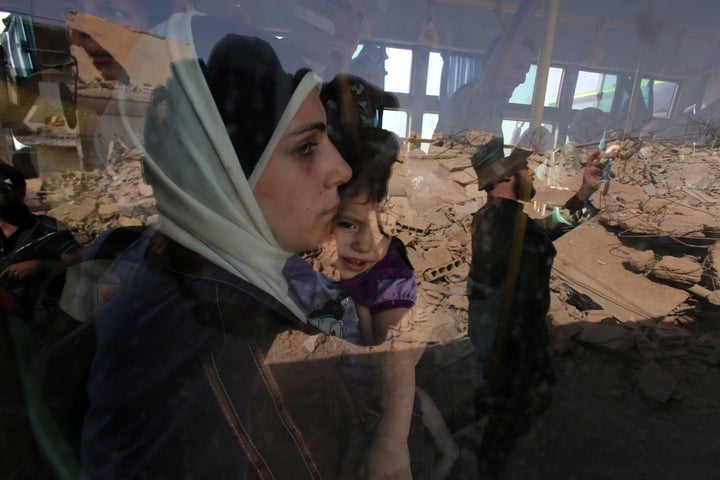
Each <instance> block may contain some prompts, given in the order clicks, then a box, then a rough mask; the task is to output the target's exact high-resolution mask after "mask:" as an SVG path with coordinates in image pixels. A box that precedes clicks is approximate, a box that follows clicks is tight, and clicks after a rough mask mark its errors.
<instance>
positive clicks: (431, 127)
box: [420, 113, 438, 153]
mask: <svg viewBox="0 0 720 480" xmlns="http://www.w3.org/2000/svg"><path fill="white" fill-rule="evenodd" d="M437 122H438V114H437V113H423V116H422V130H421V133H420V135H421V136H422V138H432V135H433V132H434V131H435V126H437ZM429 147H430V144H428V143H423V144H422V147H421V148H422V150H423V151H424V152H425V153H427V152H428V148H429Z"/></svg>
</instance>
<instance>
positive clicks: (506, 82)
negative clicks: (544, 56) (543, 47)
mask: <svg viewBox="0 0 720 480" xmlns="http://www.w3.org/2000/svg"><path fill="white" fill-rule="evenodd" d="M501 39H502V37H500V38H497V39H496V40H495V41H494V42H493V43H492V44H491V45H490V47H489V48H488V53H487V54H486V56H485V58H486V61H485V65H486V66H487V65H489V64H491V63H493V64H495V65H499V67H500V68H499V69H498V70H497V71H487V70H483V72H482V76H481V77H480V79H479V80H477V81H475V82H472V83H468V84H466V85H463V86H461V87H460V88H458V89H457V90H456V91H455V92H454V93H453V94H452V95H451V96H450V98H448V99H447V100H446V101H445V103H444V105H442V106H441V108H440V116H439V118H438V124H437V127H436V128H435V131H436V132H442V133H444V134H446V135H450V134H452V133H457V132H460V131H462V130H466V129H472V130H482V131H486V132H490V133H492V134H494V135H498V136H502V134H503V132H502V122H503V118H504V115H505V109H506V108H507V105H508V102H509V100H510V97H511V96H512V94H513V92H514V91H515V88H516V87H517V86H518V85H520V84H521V83H523V82H524V81H525V76H526V75H527V73H528V70H529V69H530V64H531V63H532V61H533V58H534V57H535V55H536V53H535V44H534V43H533V42H532V40H530V39H528V38H526V39H525V40H523V41H522V43H521V44H520V45H518V46H517V47H516V48H515V49H514V50H512V51H509V52H508V51H501V50H499V49H498V48H497V46H498V45H499V43H500V41H501ZM511 46H512V44H511ZM496 56H501V57H502V59H501V60H500V61H497V58H496Z"/></svg>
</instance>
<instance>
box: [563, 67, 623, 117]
mask: <svg viewBox="0 0 720 480" xmlns="http://www.w3.org/2000/svg"><path fill="white" fill-rule="evenodd" d="M616 86H617V75H612V74H608V73H598V72H586V71H582V70H581V71H580V72H579V73H578V79H577V83H576V84H575V94H574V95H573V104H572V108H573V109H574V110H582V109H583V108H588V107H594V108H599V109H600V110H602V111H603V112H610V110H611V109H612V104H613V97H614V96H615V87H616Z"/></svg>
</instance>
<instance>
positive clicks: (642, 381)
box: [638, 361, 678, 403]
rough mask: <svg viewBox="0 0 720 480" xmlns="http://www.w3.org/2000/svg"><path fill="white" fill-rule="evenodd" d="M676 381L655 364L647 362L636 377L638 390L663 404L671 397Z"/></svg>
mask: <svg viewBox="0 0 720 480" xmlns="http://www.w3.org/2000/svg"><path fill="white" fill-rule="evenodd" d="M677 384H678V381H677V380H676V379H675V378H674V377H673V376H672V375H671V374H670V373H669V372H668V371H666V370H665V369H663V368H662V367H661V366H660V365H658V364H657V363H655V362H652V361H651V362H648V363H647V365H645V367H644V368H643V369H642V371H641V372H640V374H639V375H638V388H639V389H640V391H641V392H642V393H644V394H645V395H647V396H648V397H650V398H652V399H654V400H657V401H658V402H661V403H665V402H667V401H668V400H669V399H670V397H671V396H672V394H673V392H674V391H675V388H676V387H677Z"/></svg>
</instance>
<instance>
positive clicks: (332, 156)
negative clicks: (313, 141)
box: [326, 141, 352, 188]
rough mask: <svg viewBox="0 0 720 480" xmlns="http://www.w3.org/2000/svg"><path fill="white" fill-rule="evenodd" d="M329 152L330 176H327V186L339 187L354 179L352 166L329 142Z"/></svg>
mask: <svg viewBox="0 0 720 480" xmlns="http://www.w3.org/2000/svg"><path fill="white" fill-rule="evenodd" d="M327 145H328V152H327V154H326V155H327V158H326V160H327V164H328V170H329V172H328V175H327V177H326V178H327V182H326V183H327V186H328V187H330V188H333V187H338V186H340V185H342V184H343V183H347V182H348V180H350V177H352V170H351V169H350V165H348V164H347V162H345V160H343V158H342V156H341V155H340V152H338V150H337V148H335V145H333V144H332V142H330V141H328V142H327Z"/></svg>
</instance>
